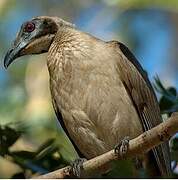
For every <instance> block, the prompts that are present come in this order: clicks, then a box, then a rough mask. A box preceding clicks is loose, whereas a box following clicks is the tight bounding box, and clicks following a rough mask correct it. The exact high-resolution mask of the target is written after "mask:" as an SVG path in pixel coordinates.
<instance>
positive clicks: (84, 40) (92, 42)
mask: <svg viewBox="0 0 178 180" xmlns="http://www.w3.org/2000/svg"><path fill="white" fill-rule="evenodd" d="M36 21H37V22H38V21H40V23H42V22H44V21H45V22H50V23H47V24H48V26H44V27H43V26H42V28H41V29H42V30H44V32H45V31H47V30H48V31H49V32H48V33H46V34H45V33H43V34H44V35H41V34H42V33H41V32H43V31H42V30H41V29H40V33H39V34H40V35H38V36H36V34H35V35H34V36H35V38H34V37H33V38H31V39H30V43H28V44H27V45H26V46H25V47H23V48H22V50H21V51H20V53H19V56H21V55H24V54H32V53H33V51H34V52H35V53H41V52H43V51H48V55H47V65H48V69H49V75H50V89H51V95H52V102H53V106H54V109H55V112H56V114H57V116H58V119H59V120H60V122H61V125H62V126H63V128H64V130H65V131H66V133H67V135H68V136H69V138H70V139H71V141H72V142H73V144H74V146H75V148H76V149H77V150H78V152H80V155H83V156H84V157H86V158H88V159H90V158H92V157H95V156H98V155H100V154H102V153H104V152H106V151H109V150H110V149H112V148H113V147H114V145H116V144H117V143H118V142H119V141H121V140H122V139H123V138H124V137H125V136H129V137H130V138H134V137H136V136H138V135H139V134H141V133H142V132H143V131H146V130H148V129H150V128H152V127H154V126H156V125H157V124H159V123H160V122H161V116H160V111H159V106H158V103H157V100H156V97H155V94H154V91H153V89H152V87H151V84H150V82H149V80H148V78H147V75H146V73H145V72H144V71H143V69H142V68H141V66H140V64H139V63H138V61H137V60H136V59H135V57H134V56H133V55H132V53H131V52H130V51H129V50H128V48H127V47H126V46H124V45H123V44H122V43H119V42H117V41H111V42H104V41H102V40H100V39H97V38H95V37H93V36H91V35H90V34H87V33H84V32H81V31H79V30H77V29H76V28H74V27H73V26H72V25H71V24H70V23H66V22H65V21H63V20H61V19H59V18H51V17H37V18H34V19H33V20H32V22H36ZM40 27H41V26H40ZM49 27H50V28H51V29H55V28H56V29H57V30H56V31H55V33H52V32H51V31H52V30H49ZM20 36H21V35H20ZM43 37H45V40H46V39H48V40H46V41H45V42H47V43H46V44H47V45H44V44H45V43H41V44H40V38H41V39H43ZM34 41H38V43H35V42H34ZM43 42H44V41H43ZM35 44H36V45H38V46H35ZM39 44H40V45H41V46H39ZM47 46H48V48H46V47H47ZM33 47H38V50H36V51H35V50H33V49H34V48H33ZM40 48H41V50H40ZM48 49H49V50H48ZM10 56H12V55H10ZM8 57H9V53H8V55H7V56H6V58H5V62H7V61H9V62H11V61H12V60H11V61H10V60H7V59H8ZM11 59H12V58H11ZM5 66H8V63H5ZM141 158H142V160H143V162H144V166H146V168H147V169H149V168H152V167H153V169H155V170H158V172H157V174H154V173H153V172H150V175H151V176H156V175H158V174H159V173H161V175H164V176H167V175H169V174H170V158H169V150H168V145H167V144H166V143H165V144H163V145H161V146H158V147H156V148H154V149H153V151H151V152H150V153H149V154H147V155H146V156H143V157H141ZM150 162H151V163H152V165H150ZM156 167H157V168H156ZM148 171H149V170H148Z"/></svg>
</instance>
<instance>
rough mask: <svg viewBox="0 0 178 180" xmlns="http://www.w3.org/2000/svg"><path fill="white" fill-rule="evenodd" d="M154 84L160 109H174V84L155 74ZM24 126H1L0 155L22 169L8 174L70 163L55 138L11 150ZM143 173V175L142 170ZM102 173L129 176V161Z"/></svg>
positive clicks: (176, 141)
mask: <svg viewBox="0 0 178 180" xmlns="http://www.w3.org/2000/svg"><path fill="white" fill-rule="evenodd" d="M154 87H155V89H156V90H157V91H158V92H159V93H161V98H160V100H159V104H160V108H161V112H162V113H167V114H169V115H170V114H171V113H172V112H173V111H174V110H177V109H176V108H177V106H178V100H177V90H176V88H174V87H168V88H165V87H164V86H163V84H162V82H161V81H160V79H159V77H156V78H155V84H154ZM21 129H23V131H21ZM26 129H27V128H25V127H22V125H19V124H18V123H17V124H16V125H15V126H14V125H13V124H7V125H1V126H0V137H1V139H0V155H1V156H2V157H3V158H6V159H8V160H10V161H11V162H13V163H15V164H17V165H18V166H19V167H20V168H21V171H20V172H18V173H16V174H14V175H13V176H12V177H11V178H27V177H33V176H34V175H37V174H44V173H47V172H50V171H53V170H55V169H58V168H61V167H64V166H66V165H68V164H69V161H68V160H66V158H65V157H63V155H62V154H61V152H60V146H59V145H57V144H56V142H55V139H54V138H49V139H48V140H46V141H45V142H44V143H42V144H41V145H40V146H39V147H38V148H37V149H36V150H35V151H29V150H15V151H14V150H13V151H12V150H11V146H13V145H14V144H15V143H16V142H17V141H18V140H19V139H20V138H22V136H23V134H24V133H25V130H26ZM171 142H172V143H171V152H172V157H173V160H174V161H175V162H177V161H178V158H177V157H178V156H177V154H178V151H177V150H178V138H177V137H176V136H175V137H174V138H173V139H172V141H171ZM175 167H176V166H175ZM118 168H119V169H118ZM129 169H130V170H129ZM129 172H130V173H129ZM142 176H143V177H145V176H144V175H143V173H142ZM105 177H108V178H109V177H110V178H111V177H128V178H129V177H131V163H130V162H129V161H127V162H126V161H121V162H118V163H115V168H114V170H113V171H111V172H110V173H109V174H107V175H106V176H105Z"/></svg>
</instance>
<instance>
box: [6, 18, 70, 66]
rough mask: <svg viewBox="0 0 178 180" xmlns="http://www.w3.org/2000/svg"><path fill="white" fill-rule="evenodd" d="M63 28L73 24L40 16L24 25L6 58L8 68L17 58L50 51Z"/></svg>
mask: <svg viewBox="0 0 178 180" xmlns="http://www.w3.org/2000/svg"><path fill="white" fill-rule="evenodd" d="M61 26H72V24H70V23H68V22H66V21H64V20H62V19H60V18H58V17H48V16H40V17H36V18H33V19H31V20H30V21H27V22H25V23H23V24H22V26H21V28H20V31H19V32H18V34H17V37H16V39H15V40H14V41H13V43H12V46H11V48H10V49H9V50H8V52H7V53H6V56H5V58H4V67H5V68H7V67H8V66H9V65H10V64H11V63H12V62H13V61H14V60H15V59H16V58H18V57H20V56H24V55H29V54H41V53H45V52H48V49H49V47H50V45H51V43H52V41H53V39H54V37H55V34H56V33H57V31H58V29H59V28H60V27H61Z"/></svg>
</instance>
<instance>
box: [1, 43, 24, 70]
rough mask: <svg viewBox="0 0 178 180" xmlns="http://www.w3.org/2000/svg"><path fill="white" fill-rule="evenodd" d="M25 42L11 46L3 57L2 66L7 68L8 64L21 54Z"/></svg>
mask: <svg viewBox="0 0 178 180" xmlns="http://www.w3.org/2000/svg"><path fill="white" fill-rule="evenodd" d="M25 46H26V44H25V43H19V44H17V45H16V46H12V47H11V48H10V49H9V50H8V51H7V53H6V55H5V57H4V67H5V68H6V69H7V68H8V66H9V65H10V64H11V63H12V62H13V61H14V60H15V59H16V58H18V57H20V56H22V54H21V51H22V50H23V49H24V48H25Z"/></svg>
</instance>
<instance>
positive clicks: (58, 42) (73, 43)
mask: <svg viewBox="0 0 178 180" xmlns="http://www.w3.org/2000/svg"><path fill="white" fill-rule="evenodd" d="M91 39H93V40H94V39H95V38H94V37H92V36H90V35H89V34H86V33H83V32H81V31H78V30H77V29H74V28H70V27H69V28H61V29H60V30H59V31H58V32H57V34H56V36H55V38H54V41H53V43H52V44H51V47H50V49H49V51H48V58H47V65H48V69H49V73H50V77H53V76H55V74H57V76H58V77H59V76H60V78H62V76H64V75H65V74H66V73H68V74H69V73H70V71H72V68H73V67H72V66H73V64H74V63H77V62H78V61H80V60H81V59H83V58H82V57H84V56H88V55H91V56H92V53H91V52H92V51H93V50H92V49H93V46H92V43H91V42H93V41H91ZM85 59H89V58H85ZM59 73H60V75H59ZM58 77H54V78H58Z"/></svg>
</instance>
